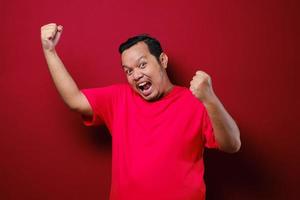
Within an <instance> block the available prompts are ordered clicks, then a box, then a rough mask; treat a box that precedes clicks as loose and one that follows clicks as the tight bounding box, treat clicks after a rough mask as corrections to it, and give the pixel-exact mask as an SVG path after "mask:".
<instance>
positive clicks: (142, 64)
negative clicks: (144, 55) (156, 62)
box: [139, 62, 147, 69]
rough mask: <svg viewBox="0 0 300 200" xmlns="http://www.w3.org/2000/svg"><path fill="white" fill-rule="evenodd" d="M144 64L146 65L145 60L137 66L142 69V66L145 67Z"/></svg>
mask: <svg viewBox="0 0 300 200" xmlns="http://www.w3.org/2000/svg"><path fill="white" fill-rule="evenodd" d="M146 65H147V63H146V62H142V63H141V64H140V66H139V67H140V68H141V69H144V68H145V67H146Z"/></svg>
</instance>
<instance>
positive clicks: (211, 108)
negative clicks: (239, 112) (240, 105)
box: [204, 94, 241, 153]
mask: <svg viewBox="0 0 300 200" xmlns="http://www.w3.org/2000/svg"><path fill="white" fill-rule="evenodd" d="M204 106H205V107H206V110H207V112H208V115H209V118H210V120H211V122H212V126H213V129H214V135H215V138H216V140H217V143H218V144H219V148H220V150H222V151H225V152H229V153H234V152H237V151H238V150H239V149H240V146H241V141H240V131H239V128H238V126H237V125H236V123H235V121H234V120H233V118H232V117H231V116H230V115H229V113H228V112H227V111H226V109H225V108H224V106H223V105H222V103H221V101H220V100H219V99H218V97H217V96H216V95H214V94H213V95H212V97H210V98H209V100H207V101H206V102H204Z"/></svg>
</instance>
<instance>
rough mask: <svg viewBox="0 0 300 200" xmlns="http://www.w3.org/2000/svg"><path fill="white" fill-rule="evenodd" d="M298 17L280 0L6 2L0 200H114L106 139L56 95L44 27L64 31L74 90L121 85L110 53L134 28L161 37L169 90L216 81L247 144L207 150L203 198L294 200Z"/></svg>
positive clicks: (0, 19) (0, 18) (291, 4)
mask: <svg viewBox="0 0 300 200" xmlns="http://www.w3.org/2000/svg"><path fill="white" fill-rule="evenodd" d="M298 10H299V4H298V5H297V3H296V1H287V0H275V1H274V0H273V1H271V0H269V1H267V0H252V1H222V0H213V1H204V0H185V1H153V0H152V1H150V0H145V1H137V0H127V1H116V0H101V1H100V0H86V1H79V0H75V1H59V0H52V1H38V0H28V1H17V0H6V1H1V3H0V27H1V28H0V30H1V32H0V36H1V37H0V42H1V43H0V45H1V50H0V91H1V102H0V103H1V115H0V123H1V128H0V130H1V133H0V158H1V160H0V167H1V168H0V199H5V200H6V199H13V200H15V199H26V200H27V199H34V200H35V199H37V200H38V199H55V200H60V199H107V198H108V195H109V187H110V173H111V169H110V168H111V139H110V136H109V133H108V132H107V130H106V129H105V128H104V127H98V128H87V127H84V126H83V124H82V121H81V118H80V116H79V115H77V114H75V113H72V112H71V111H69V110H68V109H67V108H66V107H65V105H64V103H63V102H62V100H61V99H60V97H59V95H58V93H57V92H56V90H55V88H54V85H53V83H52V80H51V77H50V75H49V72H48V70H47V66H46V63H45V60H44V57H43V54H42V49H41V44H40V27H41V26H42V25H44V24H46V23H50V22H57V23H59V24H62V25H63V26H64V33H63V36H62V38H61V41H60V43H59V46H58V52H59V53H60V56H61V58H62V59H63V61H64V63H65V65H66V66H67V68H68V70H69V71H70V73H71V74H72V76H73V78H74V79H75V80H76V82H77V83H78V85H79V87H80V88H88V87H98V86H104V85H109V84H112V83H117V82H124V81H125V77H124V75H123V72H122V70H121V68H120V57H119V54H118V52H117V48H118V45H119V43H121V42H123V41H124V40H125V39H126V38H127V37H129V36H132V35H134V34H138V33H150V34H152V35H153V36H155V37H157V38H158V39H160V40H161V43H162V45H163V47H164V49H165V52H166V53H167V54H168V56H169V60H170V65H169V69H168V70H169V73H170V76H171V78H172V80H173V81H174V82H175V83H177V84H180V85H184V86H188V84H189V82H190V79H191V78H192V76H193V75H194V73H195V71H196V70H197V69H202V70H204V71H206V72H208V73H209V74H210V75H211V77H212V79H213V85H214V89H215V91H216V93H217V94H218V96H219V97H220V99H221V100H222V101H223V103H224V105H225V106H226V108H227V109H228V110H229V111H230V113H231V114H232V115H233V117H234V118H235V119H236V121H237V122H238V124H239V127H240V129H241V138H242V149H241V151H240V152H239V153H237V154H233V155H231V154H225V153H222V152H218V151H214V150H209V151H206V168H207V170H206V176H205V178H206V180H207V196H208V198H207V199H209V200H213V199H228V200H229V199H230V200H232V199H243V200H244V199H296V194H297V192H298V191H297V190H299V189H298V182H299V178H300V173H299V169H298V167H299V155H298V154H299V150H298V146H299V144H300V140H299V134H300V131H299V130H300V129H299V128H300V126H299V78H298V77H297V76H299V54H296V53H297V51H299V23H298V21H297V19H298V18H299V14H298V13H297V12H298Z"/></svg>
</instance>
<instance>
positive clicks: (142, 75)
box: [121, 42, 170, 101]
mask: <svg viewBox="0 0 300 200" xmlns="http://www.w3.org/2000/svg"><path fill="white" fill-rule="evenodd" d="M121 59H122V66H123V69H124V71H125V73H126V76H127V80H128V82H129V84H130V85H131V86H132V88H133V89H134V90H135V91H136V92H137V93H138V94H140V95H141V96H142V97H143V98H144V99H145V100H147V101H154V100H157V99H159V98H160V97H161V96H163V95H164V94H165V93H166V92H167V91H168V89H169V88H168V86H170V85H168V84H167V83H169V79H168V76H167V74H166V71H165V68H166V67H167V56H166V55H165V54H164V53H162V54H161V56H160V62H159V61H158V60H157V59H156V58H155V56H154V55H152V54H151V53H150V52H149V49H148V46H147V44H145V43H144V42H139V43H137V44H135V45H133V46H132V47H130V48H129V49H126V50H125V51H124V52H123V53H122V55H121Z"/></svg>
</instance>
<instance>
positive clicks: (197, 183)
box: [82, 84, 217, 200]
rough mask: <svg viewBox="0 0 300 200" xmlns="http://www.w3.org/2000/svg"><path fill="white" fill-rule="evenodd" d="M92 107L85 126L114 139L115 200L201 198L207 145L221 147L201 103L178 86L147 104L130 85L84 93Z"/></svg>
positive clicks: (113, 197) (113, 175) (202, 195)
mask: <svg viewBox="0 0 300 200" xmlns="http://www.w3.org/2000/svg"><path fill="white" fill-rule="evenodd" d="M82 92H83V93H84V94H85V96H86V97H87V99H88V101H89V103H90V105H91V107H92V109H93V113H94V115H93V117H92V118H91V119H87V118H83V119H84V123H85V124H86V125H87V126H90V125H97V124H101V123H105V124H106V126H107V127H108V129H109V131H110V133H111V135H112V185H111V193H110V199H111V200H141V199H143V200H194V199H195V200H201V199H205V184H204V180H203V173H204V165H203V150H204V147H209V148H217V143H216V141H215V138H214V135H213V130H212V125H211V123H210V120H209V117H208V115H207V111H206V109H205V107H204V106H203V104H202V103H201V102H200V101H199V100H198V99H196V98H195V97H194V96H193V94H192V93H191V92H190V91H189V90H188V89H187V88H184V87H180V86H174V88H173V89H172V90H171V92H170V93H168V94H167V95H166V96H164V97H163V98H161V99H160V100H158V101H154V102H148V101H146V100H144V99H143V98H142V97H141V96H140V95H139V94H137V93H136V92H135V91H134V90H133V89H132V88H131V87H130V86H129V85H128V84H118V85H112V86H108V87H103V88H95V89H83V90H82Z"/></svg>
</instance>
